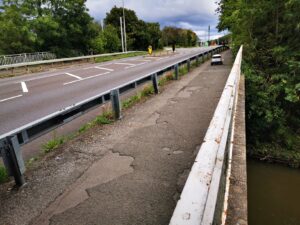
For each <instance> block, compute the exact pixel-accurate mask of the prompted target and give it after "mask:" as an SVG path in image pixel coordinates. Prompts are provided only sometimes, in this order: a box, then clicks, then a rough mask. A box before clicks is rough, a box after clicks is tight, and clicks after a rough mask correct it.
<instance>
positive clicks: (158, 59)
mask: <svg viewBox="0 0 300 225" xmlns="http://www.w3.org/2000/svg"><path fill="white" fill-rule="evenodd" d="M167 58H170V56H167V57H163V58H159V59H157V60H156V61H158V60H162V59H167Z"/></svg>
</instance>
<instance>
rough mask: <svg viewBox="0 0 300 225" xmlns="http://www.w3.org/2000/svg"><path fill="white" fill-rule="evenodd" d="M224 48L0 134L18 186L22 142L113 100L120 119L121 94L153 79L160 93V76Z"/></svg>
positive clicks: (1, 149) (7, 163) (0, 149)
mask: <svg viewBox="0 0 300 225" xmlns="http://www.w3.org/2000/svg"><path fill="white" fill-rule="evenodd" d="M224 49H226V47H224V46H218V47H215V48H213V49H210V50H207V51H204V52H202V53H197V54H196V53H195V54H194V55H192V56H189V57H187V58H184V59H181V60H179V61H177V62H175V63H171V64H169V65H167V66H165V67H163V68H160V69H157V70H155V71H153V72H151V73H149V74H146V75H143V76H141V77H139V78H138V79H135V80H132V81H130V82H128V83H125V84H122V85H120V86H117V87H115V88H113V89H111V90H108V91H106V92H103V93H99V94H98V95H96V96H94V97H91V98H89V99H86V100H84V101H81V102H78V103H76V104H74V105H71V106H69V107H66V108H64V109H62V110H60V111H57V112H54V113H52V114H50V115H48V116H46V117H43V118H41V119H38V120H36V121H34V122H31V123H29V124H26V125H25V126H22V127H20V128H17V129H15V130H13V131H10V132H8V133H6V134H3V135H0V154H1V157H2V158H3V162H4V165H5V167H6V169H7V171H8V174H9V175H10V176H13V177H14V178H15V182H16V184H17V185H20V186H21V185H23V184H24V183H25V180H24V172H25V166H24V161H23V157H22V153H21V146H22V145H24V144H26V143H28V142H30V141H32V140H34V139H35V138H38V137H40V136H41V135H43V134H45V133H47V132H49V131H51V130H53V129H55V128H57V127H59V126H62V125H63V124H65V123H68V122H70V121H71V120H73V119H75V118H76V117H78V116H80V115H82V114H84V113H86V112H88V111H90V110H91V109H94V108H95V107H98V106H100V105H102V104H105V103H107V102H109V101H111V102H112V108H113V112H114V115H115V118H116V119H119V118H121V103H120V97H119V96H120V94H123V93H125V92H127V91H129V90H132V89H135V88H136V87H137V86H139V85H141V84H144V83H145V82H149V81H150V82H151V81H152V84H153V87H154V91H155V93H158V76H161V75H163V74H164V73H165V72H166V71H171V70H174V71H175V79H178V77H179V66H180V65H183V64H187V68H188V70H189V69H190V66H191V61H192V60H194V61H195V62H196V63H197V64H198V63H199V60H200V58H201V59H202V60H204V59H205V58H209V57H210V56H211V55H212V54H214V53H219V52H221V51H223V50H224Z"/></svg>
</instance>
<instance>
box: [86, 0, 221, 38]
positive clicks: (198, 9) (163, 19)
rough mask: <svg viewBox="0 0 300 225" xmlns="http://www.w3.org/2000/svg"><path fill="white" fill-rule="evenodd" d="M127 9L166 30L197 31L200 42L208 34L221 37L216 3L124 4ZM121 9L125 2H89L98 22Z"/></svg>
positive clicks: (154, 0) (159, 0)
mask: <svg viewBox="0 0 300 225" xmlns="http://www.w3.org/2000/svg"><path fill="white" fill-rule="evenodd" d="M124 1H125V7H126V8H130V9H132V10H134V11H135V12H136V14H137V16H138V17H139V18H141V19H143V20H145V21H147V22H159V23H160V24H161V26H162V27H164V26H178V27H182V28H188V29H191V30H193V31H195V32H196V33H197V34H198V35H199V36H200V38H203V37H201V36H205V32H206V33H207V29H208V25H211V33H212V35H211V36H213V35H219V34H218V32H217V30H216V29H215V27H216V25H217V22H218V15H217V14H216V12H215V10H216V8H217V5H216V4H215V1H214V0H124ZM114 5H116V6H118V7H121V6H122V0H87V7H88V8H89V10H90V14H91V15H92V16H93V17H94V18H96V19H97V20H101V19H104V18H105V16H106V12H109V11H110V9H111V8H112V7H113V6H114Z"/></svg>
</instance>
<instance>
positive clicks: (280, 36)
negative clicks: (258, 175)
mask: <svg viewBox="0 0 300 225" xmlns="http://www.w3.org/2000/svg"><path fill="white" fill-rule="evenodd" d="M299 3H300V2H299V0H288V1H279V0H252V1H242V0H238V1H236V0H222V1H221V3H220V7H219V12H220V22H219V24H218V28H219V30H220V31H221V30H226V29H228V30H230V31H231V32H232V41H233V47H234V51H237V48H238V47H239V46H240V45H241V44H243V45H244V64H243V65H244V66H243V69H244V73H245V75H246V110H247V139H248V144H249V145H251V146H255V148H259V146H260V145H261V144H262V143H273V144H276V145H280V146H282V147H284V148H288V149H298V150H299V149H300V138H299V132H300V129H299V124H300V106H299V103H300V97H299V96H300V90H299V87H300V76H299V74H300V62H299V61H300V54H299V52H300V43H299V36H300V23H299V21H300V15H299V10H300V4H299Z"/></svg>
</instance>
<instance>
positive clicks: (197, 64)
mask: <svg viewBox="0 0 300 225" xmlns="http://www.w3.org/2000/svg"><path fill="white" fill-rule="evenodd" d="M196 66H199V55H197V56H196Z"/></svg>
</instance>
